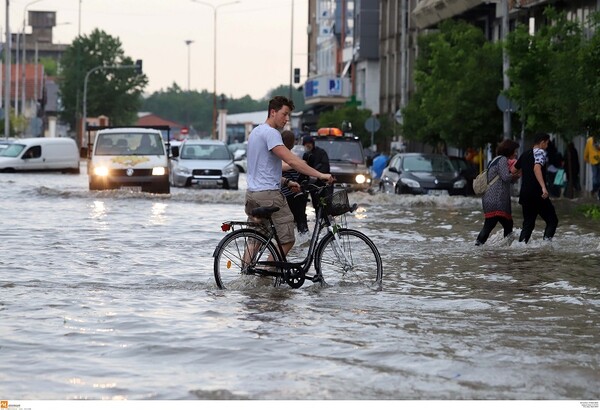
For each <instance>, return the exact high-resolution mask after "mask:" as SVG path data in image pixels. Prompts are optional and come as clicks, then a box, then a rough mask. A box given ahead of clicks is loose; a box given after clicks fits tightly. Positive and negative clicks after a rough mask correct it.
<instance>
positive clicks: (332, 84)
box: [328, 78, 342, 95]
mask: <svg viewBox="0 0 600 410" xmlns="http://www.w3.org/2000/svg"><path fill="white" fill-rule="evenodd" d="M328 95H342V80H341V79H339V78H331V79H329V90H328Z"/></svg>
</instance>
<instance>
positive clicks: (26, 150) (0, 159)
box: [0, 138, 79, 174]
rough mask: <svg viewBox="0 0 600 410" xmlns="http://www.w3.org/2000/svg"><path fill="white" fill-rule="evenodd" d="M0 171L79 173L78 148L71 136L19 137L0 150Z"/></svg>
mask: <svg viewBox="0 0 600 410" xmlns="http://www.w3.org/2000/svg"><path fill="white" fill-rule="evenodd" d="M0 171H2V172H16V171H62V172H69V173H73V174H79V150H78V149H77V144H76V143H75V140H73V139H71V138H21V139H15V140H12V141H11V143H10V144H9V145H7V146H6V147H5V148H4V149H3V150H2V151H0Z"/></svg>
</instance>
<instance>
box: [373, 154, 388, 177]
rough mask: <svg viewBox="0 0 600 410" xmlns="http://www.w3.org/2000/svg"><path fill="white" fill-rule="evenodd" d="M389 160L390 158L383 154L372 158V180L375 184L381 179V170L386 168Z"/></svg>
mask: <svg viewBox="0 0 600 410" xmlns="http://www.w3.org/2000/svg"><path fill="white" fill-rule="evenodd" d="M389 160H390V157H389V156H388V155H387V154H386V153H385V152H382V153H381V154H379V155H377V156H376V157H375V158H373V167H372V170H373V179H374V180H375V182H378V181H379V180H380V179H381V174H383V170H384V168H385V167H386V166H387V164H388V161H389Z"/></svg>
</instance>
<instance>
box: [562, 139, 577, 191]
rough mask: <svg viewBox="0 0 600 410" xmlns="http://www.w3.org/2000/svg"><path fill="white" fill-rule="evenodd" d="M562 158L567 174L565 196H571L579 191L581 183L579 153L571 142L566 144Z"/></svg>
mask: <svg viewBox="0 0 600 410" xmlns="http://www.w3.org/2000/svg"><path fill="white" fill-rule="evenodd" d="M564 158H565V162H564V167H565V174H566V175H567V185H566V187H565V197H567V198H573V197H574V196H575V192H579V191H581V183H580V181H579V153H578V152H577V149H576V148H575V144H573V143H572V142H569V144H568V145H567V149H566V150H565V155H564Z"/></svg>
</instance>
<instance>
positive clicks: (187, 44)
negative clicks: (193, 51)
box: [185, 40, 194, 92]
mask: <svg viewBox="0 0 600 410" xmlns="http://www.w3.org/2000/svg"><path fill="white" fill-rule="evenodd" d="M193 42H194V40H185V45H186V46H188V48H187V49H188V86H187V89H188V92H190V44H192V43H193Z"/></svg>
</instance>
